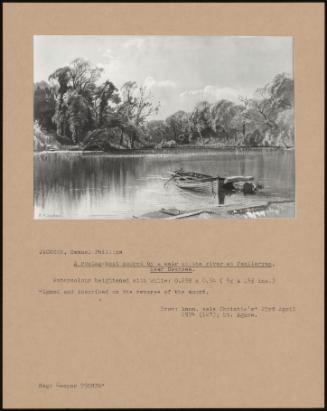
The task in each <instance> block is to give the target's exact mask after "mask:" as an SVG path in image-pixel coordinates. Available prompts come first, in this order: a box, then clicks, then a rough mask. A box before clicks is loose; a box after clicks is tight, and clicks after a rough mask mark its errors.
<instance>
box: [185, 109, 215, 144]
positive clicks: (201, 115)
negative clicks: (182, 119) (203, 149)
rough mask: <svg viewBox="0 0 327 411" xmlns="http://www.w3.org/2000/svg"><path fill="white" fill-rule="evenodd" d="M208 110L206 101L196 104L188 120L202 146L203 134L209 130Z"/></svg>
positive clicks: (209, 115)
mask: <svg viewBox="0 0 327 411" xmlns="http://www.w3.org/2000/svg"><path fill="white" fill-rule="evenodd" d="M210 108H211V106H210V104H209V103H208V102H207V101H201V102H200V103H198V104H196V106H195V108H194V110H193V112H192V114H191V118H190V120H191V123H192V128H194V129H195V130H196V131H197V132H198V134H199V136H200V140H201V142H202V144H203V142H204V140H203V134H204V133H207V132H208V131H210V130H211V112H210Z"/></svg>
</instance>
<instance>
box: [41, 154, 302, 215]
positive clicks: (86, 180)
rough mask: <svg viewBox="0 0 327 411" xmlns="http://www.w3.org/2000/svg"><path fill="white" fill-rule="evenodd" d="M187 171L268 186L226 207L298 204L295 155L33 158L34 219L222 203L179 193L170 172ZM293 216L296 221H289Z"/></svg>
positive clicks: (232, 197) (229, 201)
mask: <svg viewBox="0 0 327 411" xmlns="http://www.w3.org/2000/svg"><path fill="white" fill-rule="evenodd" d="M179 168H183V169H184V170H185V171H197V172H200V173H204V174H209V175H212V176H217V175H221V176H230V175H252V176H254V177H255V180H256V181H259V182H261V183H262V184H263V185H264V189H263V190H262V191H261V192H260V193H258V194H254V195H247V196H245V195H244V194H242V193H235V194H231V195H226V196H225V198H224V204H227V205H228V204H246V205H251V204H253V205H254V204H255V203H258V200H259V199H264V198H267V199H269V200H285V199H290V200H293V199H294V196H295V176H294V152H293V151H279V150H278V151H277V150H276V151H270V150H262V151H257V150H256V151H240V152H235V151H233V152H216V151H212V152H202V151H201V152H191V153H172V154H170V153H169V154H157V153H156V154H144V155H143V154H141V155H137V156H131V155H120V154H119V155H109V154H104V153H84V154H81V153H77V152H47V153H36V154H34V205H35V207H34V208H35V218H65V219H72V218H81V219H83V218H87V219H91V218H116V219H122V218H133V217H134V216H137V217H139V216H141V215H142V214H145V213H148V212H152V211H156V210H160V209H161V208H163V207H164V208H172V207H176V208H178V209H180V210H192V209H196V208H201V207H210V206H213V205H215V204H218V197H217V196H216V197H214V196H212V195H211V194H210V193H208V194H196V193H193V192H190V191H186V190H183V189H179V188H178V187H176V186H175V184H174V182H173V181H171V182H169V183H168V184H165V182H167V180H168V179H169V177H170V172H172V171H174V170H176V169H179ZM290 217H291V216H290Z"/></svg>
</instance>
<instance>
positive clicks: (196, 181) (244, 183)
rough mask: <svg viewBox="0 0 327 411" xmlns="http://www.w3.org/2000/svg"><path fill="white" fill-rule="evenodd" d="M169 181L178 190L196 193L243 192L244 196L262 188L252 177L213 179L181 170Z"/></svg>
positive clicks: (217, 177) (218, 177)
mask: <svg viewBox="0 0 327 411" xmlns="http://www.w3.org/2000/svg"><path fill="white" fill-rule="evenodd" d="M170 180H174V182H175V184H176V186H177V187H179V188H182V189H186V190H192V191H198V192H211V193H212V194H216V193H217V192H218V191H221V190H223V191H229V192H232V191H243V193H244V194H251V193H254V192H255V191H256V190H257V189H258V188H262V185H260V184H256V183H255V182H254V177H253V176H229V177H222V176H216V177H213V176H210V175H207V174H201V173H197V172H194V171H184V170H182V169H181V170H176V171H174V172H172V173H171V178H170ZM170 180H169V181H170Z"/></svg>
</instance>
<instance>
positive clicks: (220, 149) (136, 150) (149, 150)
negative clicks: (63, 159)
mask: <svg viewBox="0 0 327 411" xmlns="http://www.w3.org/2000/svg"><path fill="white" fill-rule="evenodd" d="M235 151H238V152H246V151H254V152H260V151H294V147H287V148H285V147H280V146H262V147H258V146H253V147H249V146H219V147H217V146H194V145H192V146H177V147H171V148H158V149H154V148H134V149H124V150H113V151H102V150H83V149H81V148H80V147H78V146H74V149H71V148H69V149H67V147H61V148H58V149H53V148H52V149H49V150H42V151H34V154H42V153H72V154H102V155H114V156H121V155H124V156H125V155H132V156H133V155H143V154H175V153H177V154H181V153H190V152H192V153H197V152H213V153H218V152H235Z"/></svg>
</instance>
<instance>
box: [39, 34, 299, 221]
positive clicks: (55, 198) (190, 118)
mask: <svg viewBox="0 0 327 411" xmlns="http://www.w3.org/2000/svg"><path fill="white" fill-rule="evenodd" d="M33 47H34V125H33V130H34V135H33V139H34V140H33V147H34V153H33V156H34V218H35V219H85V220H88V219H120V220H121V219H166V220H177V219H226V218H227V219H235V218H237V219H260V218H269V219H271V218H294V217H295V128H294V79H293V38H292V37H277V36H276V37H275V36H130V35H129V36H88V35H87V36H80V35H79V36H66V35H62V36H60V35H40V36H39V35H38V36H34V42H33Z"/></svg>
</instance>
